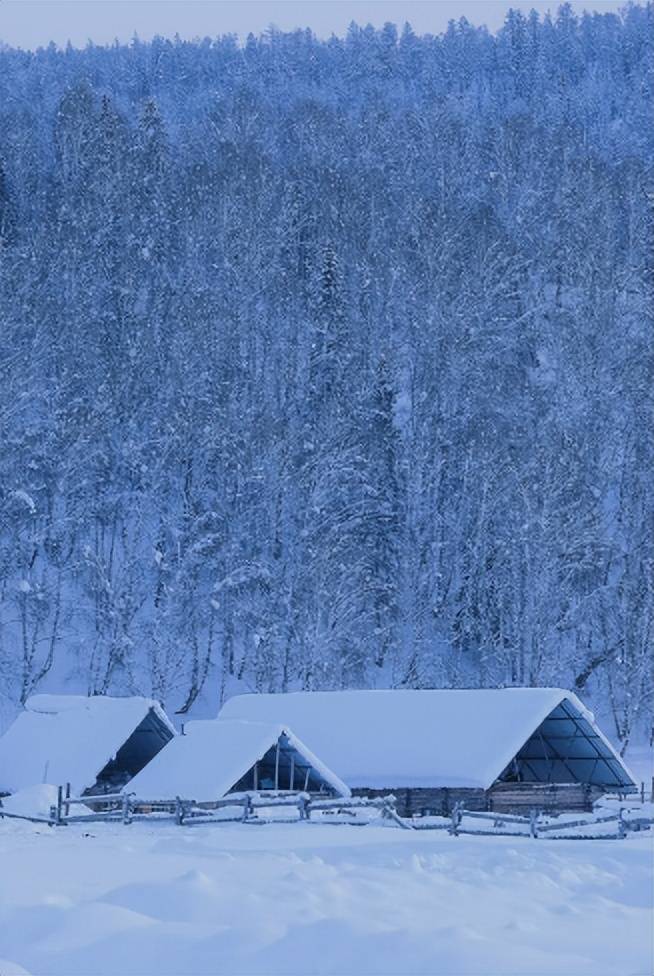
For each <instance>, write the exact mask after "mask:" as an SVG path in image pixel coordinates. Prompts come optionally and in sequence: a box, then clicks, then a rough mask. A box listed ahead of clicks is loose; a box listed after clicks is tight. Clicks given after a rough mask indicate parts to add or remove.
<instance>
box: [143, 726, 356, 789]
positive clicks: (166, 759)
mask: <svg viewBox="0 0 654 976" xmlns="http://www.w3.org/2000/svg"><path fill="white" fill-rule="evenodd" d="M281 736H284V737H285V739H286V743H285V745H287V746H288V748H290V749H292V750H294V752H295V753H297V754H298V755H299V756H300V757H301V758H302V760H304V761H305V762H306V764H307V766H310V767H311V768H312V769H314V770H315V771H316V773H317V774H318V775H319V776H320V777H321V778H322V779H323V780H324V781H325V782H326V783H328V784H329V785H330V786H331V787H332V788H333V789H334V790H335V791H336V793H338V794H340V795H341V796H349V795H350V791H349V789H348V788H347V786H346V785H345V783H343V782H342V781H341V780H340V779H339V778H338V776H336V775H335V773H333V772H332V771H331V769H328V768H327V766H325V764H324V763H323V762H322V761H321V760H320V759H318V757H317V756H315V755H314V754H313V753H312V752H311V751H310V750H309V749H307V747H306V746H305V745H304V743H303V742H301V741H300V740H299V739H298V738H297V736H295V735H294V734H293V733H292V732H291V731H290V730H289V729H288V728H287V727H286V726H285V725H283V724H281V723H275V722H273V723H271V722H244V721H238V720H237V721H222V720H221V721H218V720H217V719H211V720H203V721H196V722H189V723H188V724H187V725H186V726H185V731H184V735H180V736H177V737H176V738H175V739H172V740H171V741H170V742H169V743H168V745H166V746H165V747H164V748H163V749H162V750H161V752H160V753H158V754H157V755H156V756H155V757H154V759H152V761H151V762H149V763H148V765H147V766H146V767H145V768H144V769H142V770H141V772H140V773H137V775H136V776H135V777H134V778H133V779H132V780H131V781H130V783H129V784H128V785H127V786H126V787H125V790H126V791H127V792H130V793H136V795H137V797H138V798H139V799H143V800H166V799H171V798H173V797H175V796H180V797H183V798H185V799H193V800H197V801H198V802H205V801H210V800H217V799H220V797H223V796H225V794H226V793H228V792H229V790H230V789H231V788H232V787H233V786H235V785H236V783H238V781H239V780H240V779H241V778H242V777H243V776H244V775H245V774H246V773H247V772H248V771H249V770H250V769H251V768H252V767H253V766H254V764H255V762H258V761H259V760H260V759H262V758H263V757H264V756H265V754H266V753H267V752H268V750H269V749H271V748H272V747H273V746H275V745H276V744H277V742H278V741H279V739H280V737H281Z"/></svg>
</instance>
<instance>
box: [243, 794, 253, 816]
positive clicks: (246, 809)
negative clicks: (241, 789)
mask: <svg viewBox="0 0 654 976" xmlns="http://www.w3.org/2000/svg"><path fill="white" fill-rule="evenodd" d="M251 813H252V797H251V796H250V794H249V793H246V794H245V799H244V800H243V816H242V818H241V819H242V821H243V823H245V822H246V820H248V819H249V817H250V814H251Z"/></svg>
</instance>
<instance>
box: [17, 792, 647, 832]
mask: <svg viewBox="0 0 654 976" xmlns="http://www.w3.org/2000/svg"><path fill="white" fill-rule="evenodd" d="M82 805H83V806H86V807H90V808H91V809H90V811H89V812H88V813H79V814H77V813H75V814H71V812H70V808H71V807H75V806H82ZM98 807H102V808H104V809H96V808H98ZM282 808H285V809H289V810H295V811H296V816H294V817H293V818H292V819H291V818H287V819H286V820H282V819H281V818H279V817H273V818H266V817H263V816H261V813H262V812H263V811H264V810H266V809H272V810H274V809H278V810H279V809H282ZM229 809H233V810H234V811H235V813H234V815H233V816H227V817H226V816H223V815H222V812H223V811H227V810H229ZM366 810H367V811H370V812H376V813H377V814H378V817H379V819H380V820H381V821H382V823H385V824H395V825H396V826H397V827H400V828H402V829H404V830H447V831H448V832H449V833H450V834H451V835H452V836H453V837H458V836H459V835H460V834H470V835H476V836H493V837H531V838H533V839H537V838H539V837H541V838H542V839H544V840H545V839H546V840H573V839H574V840H584V839H605V840H610V839H623V838H625V837H626V836H627V835H628V834H629V833H632V832H639V831H641V830H650V829H651V827H652V825H653V824H654V818H652V817H647V816H645V817H643V816H638V815H637V814H636V810H635V808H634V807H633V806H632V807H631V814H627V815H625V814H626V812H627V811H626V810H625V807H624V806H620V808H619V809H618V810H617V811H615V812H612V813H610V814H602V813H597V814H595V815H589V816H588V817H584V818H579V819H576V820H561V821H560V822H558V821H554V822H552V821H551V814H548V813H547V812H544V811H541V810H537V809H534V810H531V811H530V812H529V816H521V815H518V814H510V813H495V812H492V811H490V812H488V811H482V810H466V809H465V808H464V807H463V804H462V803H456V804H455V805H454V808H453V810H452V813H451V815H450V817H449V819H446V818H443V819H442V820H441V821H440V822H436V823H434V822H431V821H427V822H424V823H421V822H420V821H419V820H408V819H404V818H402V817H400V816H399V815H398V813H397V809H396V801H395V797H394V796H392V795H388V796H382V797H374V798H369V797H351V798H338V797H328V798H319V797H315V796H314V797H312V796H311V795H310V794H309V793H305V792H303V791H299V792H291V791H283V790H278V791H270V792H263V793H262V792H258V791H251V792H242V793H232V794H229V795H228V796H225V797H222V798H221V799H219V800H215V801H211V802H204V803H203V802H201V801H200V802H198V801H197V800H195V799H187V798H183V797H179V796H177V797H174V798H172V799H171V798H161V799H157V800H147V799H144V798H139V797H138V796H136V795H135V794H134V793H111V794H97V795H91V796H71V790H70V784H69V783H68V784H66V787H65V789H64V787H61V786H60V787H58V789H57V803H56V805H53V806H52V807H51V808H50V816H49V817H39V816H28V815H23V814H20V813H13V812H11V811H8V810H5V809H3V807H2V803H1V801H0V819H1V818H2V817H7V818H10V819H15V820H28V821H31V822H33V823H45V824H50V825H51V826H66V825H68V824H77V823H94V822H115V823H123V824H130V823H132V822H133V821H134V820H148V819H150V818H152V819H155V818H156V819H157V820H162V819H163V820H171V821H173V822H174V823H176V824H177V825H179V826H182V825H186V826H193V825H201V824H224V823H234V822H241V823H250V824H256V823H259V824H263V823H269V822H271V821H272V820H274V821H275V822H277V823H289V822H293V823H297V822H300V821H303V822H308V821H310V820H311V819H312V816H313V815H317V816H320V815H327V819H323V818H322V817H321V816H320V822H321V823H333V824H342V823H343V822H346V823H358V824H365V823H369V822H370V821H369V820H364V819H361V818H357V817H356V815H357V813H358V812H359V811H366ZM339 814H341V815H343V816H345V817H349V820H346V821H343V819H341V818H337V817H338V815H339ZM332 815H334V816H332ZM353 818H354V819H353ZM609 823H615V824H616V831H615V833H603V834H602V833H600V834H598V833H592V831H594V830H595V828H596V827H598V826H601V825H604V824H609ZM485 824H488V825H489V826H485ZM491 825H492V826H491ZM515 828H523V829H522V830H518V829H515ZM581 828H586V829H587V830H590V831H591V833H582V832H579V833H574V831H580V830H581ZM570 831H573V833H570Z"/></svg>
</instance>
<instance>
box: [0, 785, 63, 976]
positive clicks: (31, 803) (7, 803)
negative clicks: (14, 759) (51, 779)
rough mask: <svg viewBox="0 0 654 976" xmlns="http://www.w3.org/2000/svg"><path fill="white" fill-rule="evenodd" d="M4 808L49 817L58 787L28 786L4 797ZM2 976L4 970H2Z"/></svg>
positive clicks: (0, 975)
mask: <svg viewBox="0 0 654 976" xmlns="http://www.w3.org/2000/svg"><path fill="white" fill-rule="evenodd" d="M1 802H2V809H3V810H6V811H7V812H8V813H19V814H20V815H21V816H22V817H48V816H49V815H50V807H52V806H56V805H57V787H56V786H50V785H49V784H48V783H40V784H37V785H35V786H27V787H25V789H23V790H19V791H18V793H14V794H13V795H12V796H5V797H3V798H2V801H1ZM0 976H2V970H0Z"/></svg>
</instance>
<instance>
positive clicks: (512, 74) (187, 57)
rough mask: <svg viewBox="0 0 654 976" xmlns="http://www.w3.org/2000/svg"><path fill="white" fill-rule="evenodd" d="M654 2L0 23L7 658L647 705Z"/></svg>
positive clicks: (190, 694) (230, 679) (210, 680)
mask: <svg viewBox="0 0 654 976" xmlns="http://www.w3.org/2000/svg"><path fill="white" fill-rule="evenodd" d="M652 27H653V25H652V8H651V6H650V5H647V6H628V7H626V8H625V10H624V11H623V12H622V14H620V15H616V14H604V15H596V14H595V15H584V16H583V17H582V18H580V19H578V18H577V17H575V15H574V14H573V13H572V11H571V9H570V8H569V6H567V5H566V6H564V7H562V8H561V9H560V11H559V13H558V15H557V16H556V17H555V18H554V19H550V18H549V17H545V18H539V17H538V15H536V14H531V15H530V16H529V17H524V16H523V15H522V14H521V13H518V12H510V13H509V14H508V16H507V18H506V23H505V26H504V28H503V30H501V31H500V32H499V33H498V34H497V36H493V35H491V34H489V33H488V32H487V31H486V30H485V29H484V28H474V27H473V26H471V25H470V24H469V23H468V22H466V21H465V20H461V21H459V22H458V23H452V24H451V25H450V27H449V28H448V30H447V32H446V33H445V34H444V35H442V36H440V37H431V36H422V37H419V36H416V35H415V34H414V33H413V32H412V30H411V28H410V27H409V26H408V25H407V26H405V27H404V28H403V29H402V30H401V31H399V32H398V31H397V30H396V28H395V27H394V26H393V25H390V24H388V25H386V26H385V27H384V28H383V29H382V30H380V31H376V30H374V29H373V28H371V27H363V28H361V27H358V26H356V25H352V27H351V28H350V30H349V32H348V34H347V36H346V37H345V38H344V39H337V38H331V39H330V40H328V41H319V40H317V39H316V38H315V37H313V36H312V34H311V33H310V32H309V31H303V30H299V31H296V32H294V33H290V34H284V33H279V32H276V31H270V32H268V33H267V34H265V35H264V36H262V37H260V38H254V37H252V36H250V37H249V38H248V39H247V41H246V42H245V43H244V44H243V45H242V46H239V45H238V44H237V42H236V40H235V38H233V37H223V38H220V39H218V40H210V39H204V40H200V41H197V42H194V43H188V42H182V41H180V40H164V39H160V38H158V39H155V40H154V41H152V42H151V43H149V44H144V43H141V42H140V41H138V40H137V39H135V40H134V41H133V43H131V44H130V45H128V46H124V45H119V44H115V45H113V46H111V47H94V46H92V45H90V46H89V47H87V48H86V49H85V50H82V51H78V50H74V49H72V48H69V49H67V50H66V51H61V50H58V49H56V48H55V47H54V46H51V47H49V48H47V49H45V50H39V51H37V52H35V53H26V52H23V51H19V50H13V49H8V48H3V49H1V50H0V163H1V169H0V309H1V321H2V343H1V346H0V371H1V374H0V375H1V382H0V438H1V439H0V695H4V696H5V698H6V699H10V700H11V701H13V702H15V703H18V702H19V701H21V700H24V699H25V697H26V696H27V695H29V694H30V693H31V692H32V691H34V689H35V688H37V687H41V688H47V687H63V686H65V687H75V688H77V689H79V690H83V691H90V692H125V691H142V692H147V693H152V694H154V695H155V696H157V697H159V698H161V699H162V700H164V701H165V703H166V705H168V706H169V707H171V708H182V709H184V710H188V709H189V708H191V707H193V706H194V705H195V707H196V708H198V707H200V706H201V705H202V703H204V704H203V707H205V708H207V709H213V710H215V707H216V706H217V704H218V702H219V701H220V700H221V699H222V698H223V697H224V696H225V695H226V694H229V693H230V692H231V691H232V690H234V689H235V688H237V687H238V688H240V689H248V688H250V689H253V690H281V689H287V688H296V687H301V688H318V687H321V688H332V687H344V686H354V687H361V686H408V687H431V686H438V685H454V686H468V685H472V686H477V685H481V686H492V685H503V684H545V683H554V684H560V685H564V686H570V687H574V688H575V689H576V690H578V691H580V692H581V693H582V694H584V695H587V696H590V697H591V698H592V699H594V700H595V701H602V702H606V703H608V704H609V705H610V707H611V708H612V710H613V715H614V717H615V722H616V728H617V731H618V733H619V735H620V736H621V737H622V739H623V741H625V742H626V740H627V739H628V738H629V735H630V734H632V733H633V730H634V729H636V728H637V727H638V726H639V725H643V724H644V722H645V720H646V716H647V715H648V714H649V713H650V711H651V707H652V695H653V681H652V672H651V640H652V616H653V606H652V601H653V590H652V568H653V562H654V551H653V533H652V528H653V517H654V504H653V494H652V488H651V479H652V467H653V466H652V462H653V460H654V449H653V448H654V444H653V439H652V438H653V434H652V405H653V398H652V389H653V379H654V376H653V372H654V370H653V354H652V334H651V326H652V297H653V296H652V244H653V241H652V214H651V203H652V190H653V183H652V168H651V161H652V127H651V120H650V118H649V113H650V111H651V105H652V85H653V82H654V77H653V74H652V64H654V58H653V56H652V54H653V52H652V36H653V34H654V32H653V30H652ZM648 195H649V196H648Z"/></svg>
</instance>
